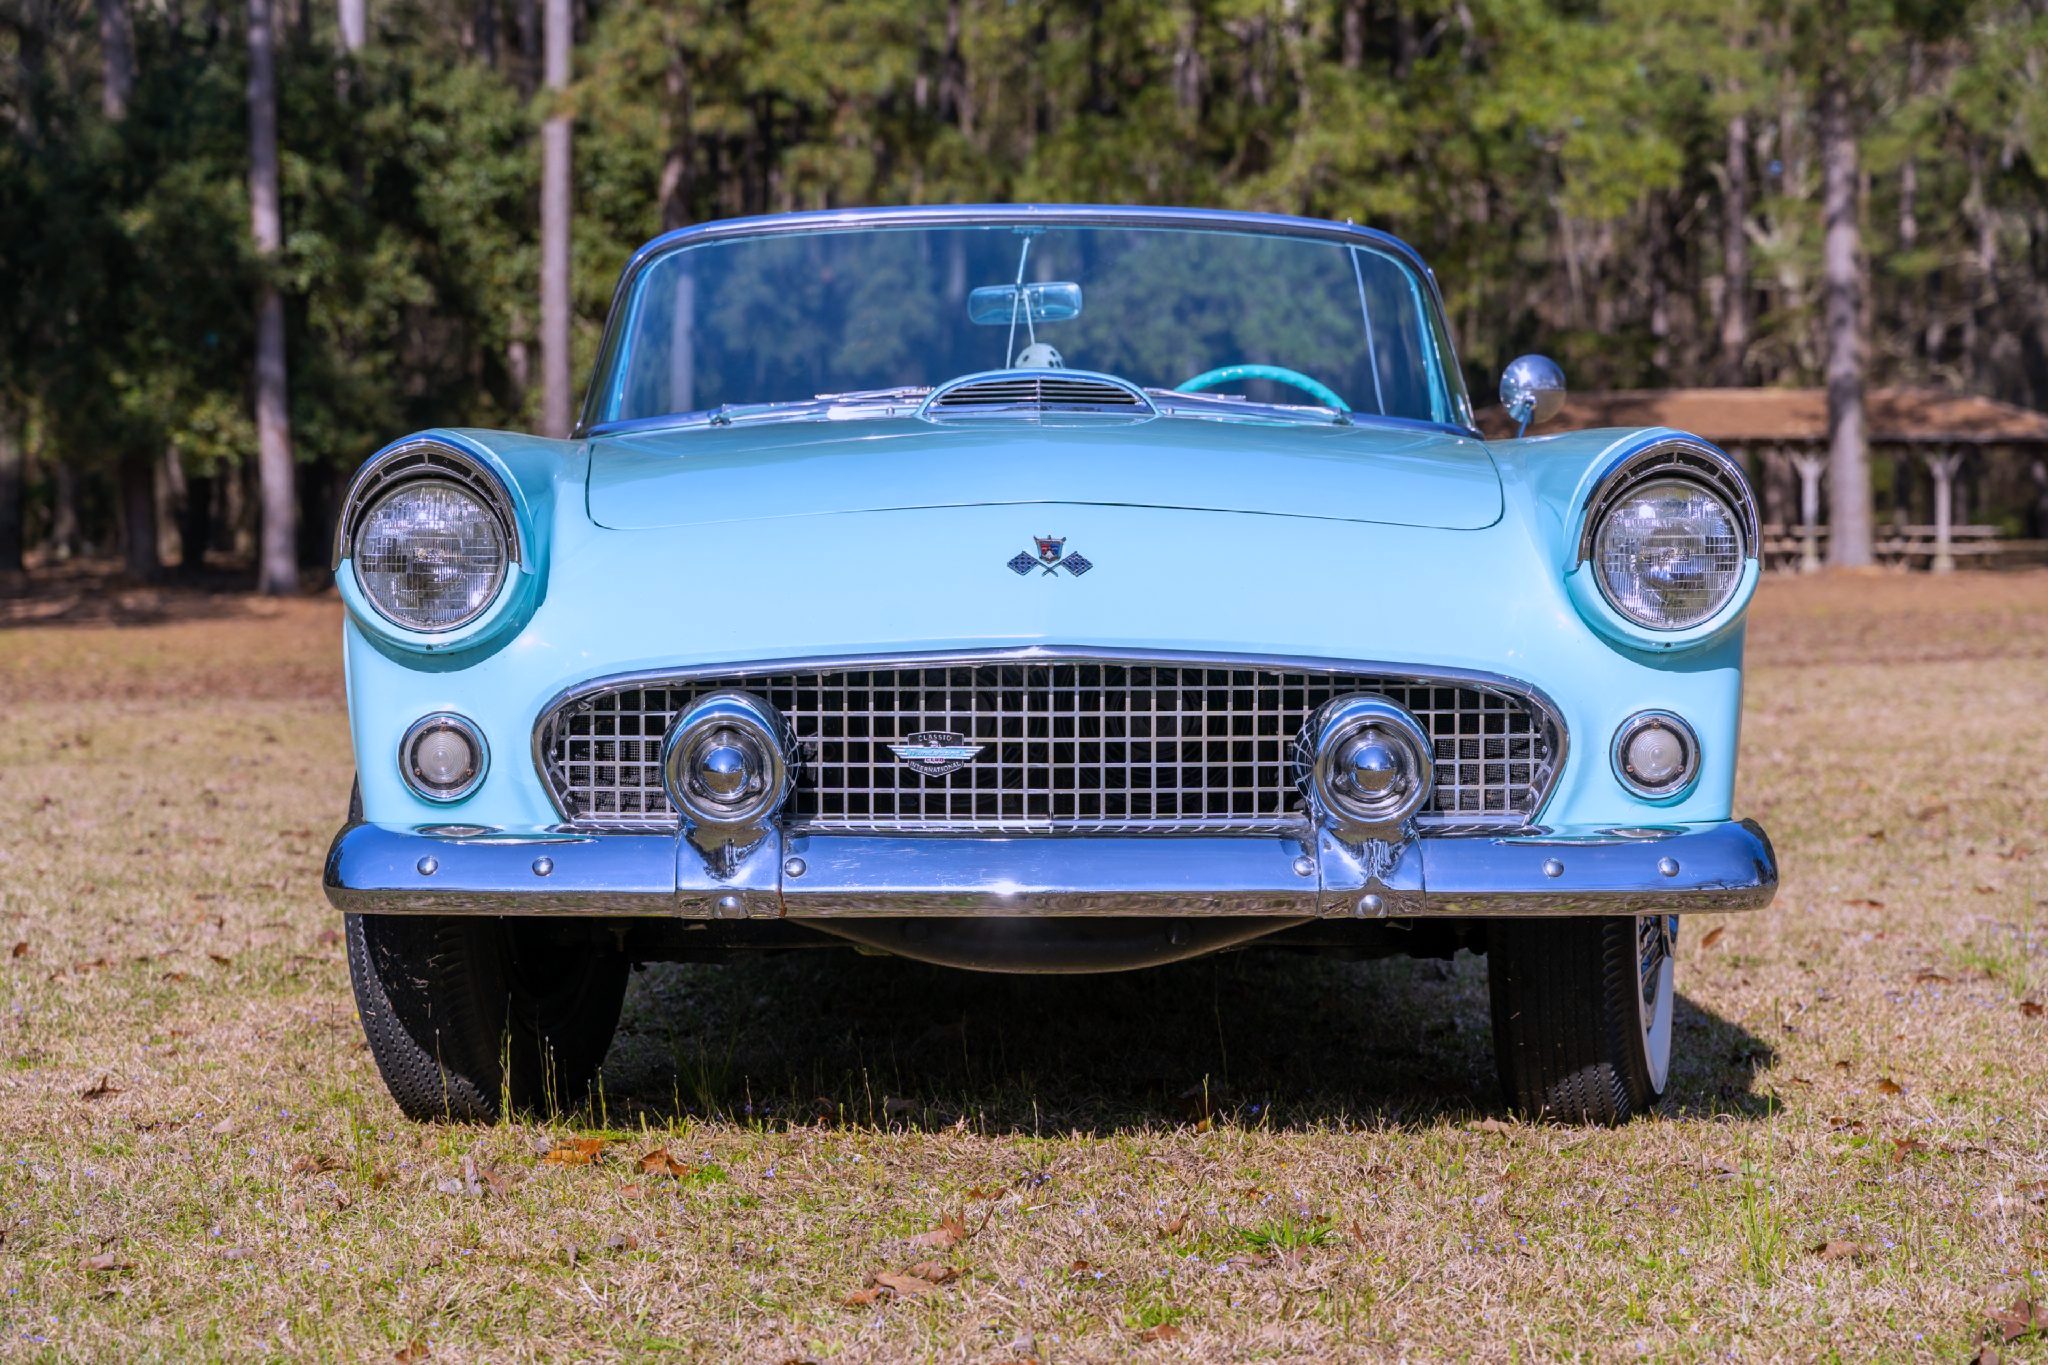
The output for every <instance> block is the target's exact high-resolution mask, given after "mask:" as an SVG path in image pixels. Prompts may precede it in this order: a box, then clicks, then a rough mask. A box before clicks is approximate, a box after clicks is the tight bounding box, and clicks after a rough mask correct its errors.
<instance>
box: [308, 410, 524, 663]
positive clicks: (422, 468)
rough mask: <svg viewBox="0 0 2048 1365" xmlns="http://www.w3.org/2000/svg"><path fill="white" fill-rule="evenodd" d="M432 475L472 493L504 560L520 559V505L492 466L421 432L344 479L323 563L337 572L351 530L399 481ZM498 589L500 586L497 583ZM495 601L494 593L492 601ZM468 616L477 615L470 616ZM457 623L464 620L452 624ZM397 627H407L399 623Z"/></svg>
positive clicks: (348, 550) (350, 544)
mask: <svg viewBox="0 0 2048 1365" xmlns="http://www.w3.org/2000/svg"><path fill="white" fill-rule="evenodd" d="M398 466H405V467H398ZM451 466H452V467H451ZM435 478H438V479H441V480H443V481H446V482H451V483H454V484H455V485H456V486H457V487H459V488H462V489H464V490H465V491H467V492H469V493H472V494H475V495H477V496H478V497H479V498H480V499H481V501H482V502H483V504H484V506H486V507H488V508H489V509H490V510H491V515H492V517H493V518H494V519H495V520H496V521H497V522H498V531H499V533H500V534H501V535H502V536H503V537H504V539H505V559H506V562H507V564H508V565H510V564H517V563H520V562H521V557H522V554H523V551H522V549H521V546H520V531H519V509H518V508H517V507H516V506H515V505H514V504H513V500H512V494H511V491H510V490H508V489H507V488H506V487H505V485H504V483H503V481H501V480H500V479H499V478H498V475H497V473H496V471H494V470H493V469H492V468H491V467H490V466H489V465H487V464H485V463H484V462H483V461H482V460H479V459H478V458H476V456H474V455H472V454H470V453H469V452H468V451H466V450H464V449H462V448H461V447H460V446H456V445H451V444H450V443H449V442H447V441H443V440H440V439H438V438H436V437H431V436H426V437H420V438H418V439H416V440H409V441H401V442H399V443H398V444H397V445H394V446H387V447H386V448H384V449H383V450H380V451H378V452H377V453H376V454H375V455H372V456H371V457H370V458H369V459H368V460H365V461H364V462H363V467H362V468H361V469H358V470H357V471H356V473H355V477H354V478H352V479H350V480H349V485H348V492H347V493H346V494H344V495H343V497H342V500H341V515H340V516H338V517H336V518H335V522H334V562H333V563H332V564H330V565H329V566H328V567H329V568H330V569H331V570H334V571H336V572H339V571H340V569H341V562H342V561H343V560H344V559H347V558H348V557H349V556H350V555H351V554H353V553H354V546H355V535H356V530H357V528H358V526H359V524H360V523H361V521H362V517H363V514H364V513H365V512H367V511H368V510H369V508H370V504H371V503H372V502H374V501H376V500H377V499H378V498H379V497H381V496H382V495H383V494H384V493H385V492H387V491H388V490H390V489H392V488H395V487H397V486H398V485H400V484H403V483H410V482H412V481H413V480H415V479H435ZM508 577H509V575H508ZM500 591H503V585H502V584H501V585H500ZM496 600H497V597H496V595H495V594H493V596H492V598H491V601H492V602H495V601H496ZM489 609H490V603H489V602H487V603H485V604H484V606H483V608H482V609H480V610H479V611H478V612H477V613H476V615H482V614H483V612H484V611H488V610H489ZM470 619H471V620H474V619H476V618H475V616H472V617H471V618H470ZM461 624H465V623H463V622H458V623H457V625H461ZM455 628H456V627H455V626H442V627H440V628H439V630H441V631H448V630H453V629H455ZM399 629H401V630H408V629H411V627H408V626H400V627H399ZM422 633H425V632H422Z"/></svg>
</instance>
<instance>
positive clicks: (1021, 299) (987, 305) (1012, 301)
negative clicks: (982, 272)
mask: <svg viewBox="0 0 2048 1365" xmlns="http://www.w3.org/2000/svg"><path fill="white" fill-rule="evenodd" d="M1080 315H1081V286H1080V285H1078V284H1075V283H1073V282H1072V281H1070V280H1046V281H1044V282H1043V283H1040V284H1026V285H1015V284H989V285H983V286H982V287H981V288H979V289H977V290H975V291H974V292H973V293H971V294H969V295H968V296H967V316H968V317H970V318H972V319H973V320H974V321H976V322H978V323H980V324H982V325H983V326H984V327H1004V326H1008V325H1009V324H1010V323H1012V322H1065V321H1066V320H1067V319H1068V318H1072V317H1079V316H1080Z"/></svg>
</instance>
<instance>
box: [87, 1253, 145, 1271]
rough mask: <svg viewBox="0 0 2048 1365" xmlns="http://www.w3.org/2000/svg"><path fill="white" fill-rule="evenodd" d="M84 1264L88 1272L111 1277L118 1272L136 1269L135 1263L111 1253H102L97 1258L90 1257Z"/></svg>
mask: <svg viewBox="0 0 2048 1365" xmlns="http://www.w3.org/2000/svg"><path fill="white" fill-rule="evenodd" d="M83 1264H84V1266H85V1268H86V1269H87V1270H90V1271H92V1272H94V1273H95V1274H101V1275H110V1274H113V1273H114V1272H116V1271H121V1270H133V1269H134V1268H135V1262H133V1261H130V1260H124V1259H123V1258H122V1257H120V1256H119V1255H117V1254H115V1253H114V1252H111V1251H102V1252H101V1253H100V1254H99V1255H97V1256H88V1257H86V1258H85V1261H84V1263H83Z"/></svg>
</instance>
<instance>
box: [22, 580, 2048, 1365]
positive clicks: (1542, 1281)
mask: <svg viewBox="0 0 2048 1365" xmlns="http://www.w3.org/2000/svg"><path fill="white" fill-rule="evenodd" d="M169 615H171V616H172V617H173V618H178V617H183V618H184V619H171V620H168V621H166V622H165V623H163V624H158V625H144V626H128V627H116V626H110V625H94V624H81V625H59V626H44V627H33V628H11V629H10V628H0V982H4V987H0V990H4V999H0V1057H4V1059H5V1065H4V1069H0V1156H4V1165H0V1172H4V1173H0V1235H4V1240H0V1354H5V1355H21V1356H30V1357H36V1356H47V1357H51V1358H81V1357H95V1358H132V1357H147V1356H173V1355H175V1356H188V1355H203V1356H238V1357H239V1356H250V1355H323V1356H346V1357H358V1358H359V1357H373V1358H374V1357H381V1358H385V1359H389V1358H391V1357H392V1356H393V1355H394V1354H395V1353H399V1352H401V1351H405V1350H407V1349H408V1348H410V1347H411V1345H412V1344H413V1343H422V1344H423V1346H424V1349H426V1350H430V1351H431V1352H432V1357H431V1358H432V1359H434V1360H437V1361H440V1360H464V1359H475V1358H492V1359H500V1358H509V1359H518V1358H549V1359H553V1358H560V1357H567V1356H580V1357H589V1358H612V1357H618V1356H635V1357H637V1356H643V1355H648V1354H653V1353H656V1352H658V1351H660V1350H661V1349H662V1348H664V1347H673V1348H677V1349H679V1350H680V1351H681V1352H683V1353H685V1354H690V1355H697V1356H704V1357H719V1356H724V1355H727V1354H731V1355H737V1356H740V1357H744V1358H749V1359H762V1360H783V1359H790V1358H819V1359H823V1358H845V1359H895V1358H906V1357H913V1358H938V1359H971V1360H1002V1359H1015V1358H1043V1359H1047V1360H1062V1361H1069V1360H1110V1359H1121V1358H1126V1357H1132V1356H1143V1357H1145V1358H1156V1359H1187V1360H1194V1359H1203V1360H1214V1359H1221V1358H1275V1359H1324V1358H1329V1357H1333V1356H1345V1355H1362V1356H1383V1355H1408V1356H1453V1355H1454V1356H1477V1357H1486V1358H1505V1357H1508V1356H1528V1355H1539V1356H1547V1355H1558V1354H1590V1355H1594V1356H1600V1357H1613V1356H1636V1355H1639V1354H1642V1353H1649V1354H1653V1355H1657V1356H1684V1357H1692V1356H1702V1357H1703V1356H1709V1355H1713V1356H1726V1355H1728V1354H1731V1353H1733V1354H1736V1355H1739V1356H1743V1357H1793V1358H1811V1357H1815V1356H1825V1355H1830V1354H1840V1355H1845V1356H1856V1357H1861V1356H1869V1355H1882V1356H1913V1357H1925V1358H1930V1359H1949V1360H1957V1359H1962V1358H1964V1357H1966V1356H1968V1355H1969V1354H1970V1353H1971V1352H1972V1351H1974V1350H1975V1349H1976V1347H1977V1343H1978V1340H1979V1336H1980V1333H1981V1332H1982V1330H1983V1329H1984V1328H1985V1327H1986V1325H1987V1324H1988V1323H1989V1322H1990V1319H1991V1315H1992V1314H1994V1313H1996V1312H1999V1311H2001V1310H2004V1309H2006V1308H2007V1307H2008V1306H2009V1305H2011V1304H2013V1303H2014V1302H2015V1301H2016V1300H2020V1299H2023V1298H2025V1297H2026V1296H2027V1295H2029V1294H2031V1295H2032V1296H2034V1297H2035V1298H2037V1299H2048V1206H2044V1203H2043V1194H2044V1192H2048V1184H2044V1182H2048V1019H2043V1018H2041V1017H2038V1015H2035V1014H2030V1013H2029V1012H2028V1011H2027V1010H2026V1009H2025V1008H2023V1003H2024V1002H2028V1001H2034V1002H2040V1001H2048V909H2044V900H2048V829H2044V826H2048V797H2044V794H2043V770H2044V766H2048V707H2044V705H2043V703H2044V701H2048V650H2044V647H2043V641H2044V639H2048V575H2038V574H2036V575H2025V576H2022V575H2012V576H2005V577H1995V578H1992V577H1976V576H1957V577H1956V578H1954V579H1951V580H1949V581H1946V582H1940V581H1933V580H1929V579H1925V578H1915V579H1904V578H1899V577H1895V576H1885V577H1875V578H1842V579H1832V578H1830V579H1823V580H1820V581H1812V582H1773V583H1771V584H1770V585H1769V586H1768V587H1767V588H1766V589H1765V591H1764V594H1763V596H1762V598H1761V599H1760V601H1759V604H1758V607H1757V612H1756V616H1755V625H1754V629H1753V632H1752V647H1753V653H1754V664H1755V667H1754V672H1753V675H1752V685H1751V689H1750V701H1751V704H1750V711H1749V717H1748V725H1747V729H1746V731H1745V734H1744V745H1745V759H1744V762H1745V768H1744V776H1743V782H1742V804H1743V806H1744V808H1745V809H1746V810H1747V811H1749V812H1751V813H1755V814H1759V815H1761V816H1762V817H1763V818H1764V819H1765V820H1766V821H1767V823H1768V824H1769V826H1770V828H1771V830H1772V832H1773V834H1774V835H1775V836H1776V838H1777V842H1778V846H1779V849H1780V852H1781V854H1782V856H1783V859H1784V864H1785V885H1784V890H1783V893H1782V894H1781V896H1780V899H1779V901H1778V904H1777V906H1776V907H1775V908H1774V909H1773V910H1772V911H1770V912H1768V913H1766V914H1763V915H1758V916H1748V917H1734V916H1731V917H1725V918H1722V919H1719V920H1697V921H1689V922H1688V925H1687V931H1686V932H1687V939H1686V944H1685V947H1686V950H1687V951H1686V955H1685V960H1684V963H1683V967H1682V976H1681V982H1680V984H1681V989H1682V991H1683V997H1684V998H1683V1001H1682V1004H1681V1011H1682V1013H1681V1018H1680V1035H1679V1038H1680V1046H1681V1048H1682V1049H1683V1053H1684V1055H1683V1058H1682V1059H1681V1062H1680V1065H1679V1067H1678V1070H1677V1074H1676V1077H1675V1082H1674V1085H1675V1089H1676V1092H1677V1093H1676V1095H1675V1098H1674V1102H1673V1105H1672V1107H1671V1112H1670V1114H1669V1115H1668V1116H1667V1117H1665V1118H1663V1119H1661V1120H1659V1121H1655V1122H1645V1123H1638V1124H1635V1125H1633V1126H1631V1127H1628V1128H1626V1129H1623V1130H1620V1131H1614V1132H1605V1131H1572V1130H1560V1129H1550V1128H1525V1127H1520V1126H1515V1125H1504V1124H1501V1123H1499V1122H1498V1121H1497V1120H1496V1119H1495V1118H1494V1116H1495V1115H1496V1114H1497V1113H1498V1110H1497V1099H1496V1096H1495V1092H1494V1090H1493V1085H1492V1080H1491V1074H1490V1073H1491V1063H1490V1059H1489V1055H1488V1049H1487V1040H1486V1031H1485V1030H1486V1015H1485V999H1484V981H1485V970H1484V964H1483V962H1481V961H1477V960H1471V959H1463V958H1461V959H1460V960H1459V961H1457V962H1456V963H1454V964H1452V965H1451V966H1450V967H1449V968H1448V969H1440V968H1439V967H1438V966H1437V965H1436V964H1429V963H1424V964H1412V963H1407V962H1390V963H1378V964H1365V965H1357V966H1351V965H1342V964H1334V963H1324V962H1320V961H1314V960H1306V959H1266V958H1260V957H1254V956H1244V957H1236V958H1225V959H1218V960H1216V961H1213V962H1208V963H1201V964H1196V965H1193V966H1189V967H1183V968H1178V969H1173V970H1168V971H1162V972H1156V973H1150V974H1143V975H1137V976H1131V977H1120V978H1108V979H1098V980H1092V981H1057V980H1056V981H1035V980H1007V979H1002V980H993V981H991V980H986V979H979V978H963V977H955V976H949V975H947V974H944V973H940V972H935V971H930V970H927V969H924V968H920V967H915V966H910V965H906V964H897V963H890V962H877V961H871V960H867V959H853V958H845V957H840V956H837V955H834V956H832V957H830V958H829V959H814V958H803V957H788V958H781V959H773V960H760V961H756V962H751V963H747V964H743V965H740V966H737V967H732V968H721V969H712V968H684V967H663V968H656V969H654V970H651V971H649V972H647V973H645V974H644V975H643V976H641V977H639V978H638V979H637V980H636V983H635V987H634V990H633V992H632V994H631V995H630V997H629V1000H628V1006H627V1021H626V1026H625V1029H624V1031H623V1033H622V1036H621V1038H620V1041H619V1044H618V1046H617V1047H616V1048H615V1050H614V1051H613V1054H612V1057H611V1060H610V1062H609V1064H608V1066H607V1071H606V1076H605V1094H604V1096H603V1098H602V1101H601V1107H600V1108H599V1109H598V1110H597V1111H596V1112H594V1113H592V1114H589V1115H582V1116H575V1117H574V1118H573V1119H572V1118H569V1117H565V1118H564V1119H562V1120H561V1121H559V1122H557V1123H554V1124H548V1125H533V1124H527V1125H518V1126H505V1127H500V1128H496V1129H490V1130H474V1129H448V1128H435V1127H415V1126H412V1125H409V1124H406V1123H405V1122H403V1121H402V1120H401V1119H399V1117H398V1115H397V1113H396V1112H395V1110H394V1109H393V1107H392V1105H391V1104H390V1102H389V1101H388V1099H386V1097H385V1095H384V1093H383V1090H382V1088H381V1085H380V1084H379V1082H378V1080H377V1076H376V1073H375V1070H374V1068H373V1066H372V1065H371V1063H370V1060H369V1058H368V1056H367V1054H366V1053H365V1052H364V1050H363V1046H362V1043H361V1041H360V1035H359V1032H358V1030H357V1026H356V1023H355V1018H354V1011H353V1007H352V1004H351V1001H350V997H349V993H348V984H347V974H346V970H345V967H344V964H343V961H342V958H341V953H340V949H339V947H338V945H337V944H336V942H335V941H334V935H333V930H334V929H335V928H336V927H337V922H338V921H337V918H336V917H335V916H334V915H333V914H332V913H331V912H330V911H329V910H328V908H327V907H326V905H325V903H324V901H323V900H322V899H321V897H320V894H319V890H318V871H319V861H320V854H321V852H322V850H323V848H324V846H325V843H326V839H327V837H328V835H329V833H330V832H331V830H332V827H333V826H334V824H335V823H336V822H337V820H338V818H339V816H340V813H341V807H342V802H343V799H344V796H345V793H346V789H347V780H348V757H347V750H346V743H345V728H344V720H343V717H342V715H341V711H340V707H339V705H338V680H337V676H336V675H337V674H338V671H339V670H338V667H337V661H336V658H335V653H336V651H335V649H334V641H335V637H336V634H337V631H338V621H337V617H336V612H335V609H334V608H333V607H332V606H331V605H330V604H289V605H286V606H283V607H267V606H263V605H261V604H256V605H251V604H246V603H229V604H226V605H225V606H222V607H220V608H218V609H209V610H207V611H204V612H197V611H181V612H172V613H169ZM60 680H68V681H60ZM80 680H83V682H84V685H83V687H82V688H81V687H80V686H78V683H79V681H80ZM1710 937H1711V938H1712V939H1713V941H1712V942H1711V943H1709V942H1708V940H1709V938H1710ZM17 944H18V945H20V946H19V947H18V948H17V947H16V946H15V945H17ZM1205 1113H1208V1114H1210V1115H1212V1117H1210V1118H1209V1119H1208V1120H1207V1121H1206V1122H1205V1121H1202V1116H1203V1115H1204V1114H1205ZM572 1136H584V1137H609V1138H611V1139H613V1141H611V1142H610V1143H609V1144H607V1145H606V1146H605V1147H604V1149H603V1152H602V1154H601V1155H600V1156H599V1157H598V1158H597V1160H595V1161H594V1162H591V1163H589V1164H561V1163H556V1162H548V1161H543V1160H541V1159H539V1157H538V1155H537V1153H538V1152H539V1151H541V1150H544V1149H546V1148H547V1147H549V1146H550V1145H552V1144H553V1143H555V1142H556V1141H558V1140H562V1139H566V1138H569V1137H572ZM657 1148H661V1149H666V1150H667V1151H668V1152H669V1153H671V1154H672V1155H673V1156H674V1157H675V1158H676V1159H677V1161H678V1162H680V1163H682V1166H683V1167H684V1173H683V1174H682V1175H680V1176H675V1175H649V1174H643V1173H642V1172H641V1171H640V1170H638V1169H637V1162H638V1158H639V1157H640V1156H641V1155H642V1154H643V1153H645V1152H648V1151H650V1150H654V1149H657ZM949 1217H953V1218H957V1222H956V1223H955V1224H953V1228H954V1230H955V1231H964V1232H966V1233H967V1234H969V1235H967V1236H966V1237H965V1239H964V1240H960V1241H958V1242H957V1244H954V1245H950V1246H943V1245H935V1244H936V1243H944V1242H947V1241H949V1240H951V1239H952V1238H953V1236H954V1232H947V1231H943V1229H945V1228H946V1227H947V1224H946V1222H945V1220H947V1219H948V1218H949ZM934 1230H942V1231H941V1232H940V1235H937V1236H931V1237H922V1238H921V1234H926V1233H930V1232H932V1231H934ZM1829 1244H1834V1245H1833V1247H1832V1249H1831V1250H1830V1251H1829V1252H1828V1253H1826V1254H1823V1253H1821V1252H1818V1251H1816V1250H1815V1248H1818V1247H1823V1246H1828V1245H1829ZM921 1261H923V1262H934V1263H937V1264H938V1265H943V1266H946V1267H951V1268H953V1269H956V1270H957V1271H959V1272H960V1273H959V1274H958V1276H957V1277H956V1278H948V1277H946V1276H944V1275H942V1274H941V1273H940V1272H939V1271H937V1270H936V1269H932V1268H929V1267H928V1268H927V1273H926V1274H925V1275H924V1276H922V1277H921V1279H922V1280H923V1281H925V1282H932V1281H937V1280H944V1282H943V1283H936V1284H934V1286H933V1287H931V1288H929V1289H926V1290H923V1291H921V1292H914V1293H911V1294H909V1295H907V1296H903V1297H895V1296H893V1295H890V1294H882V1295H875V1296H872V1301H870V1302H866V1303H858V1304H849V1303H847V1302H846V1300H847V1299H848V1298H849V1297H850V1296H857V1295H858V1293H859V1291H862V1290H863V1289H864V1288H865V1287H867V1286H868V1285H869V1283H870V1276H871V1275H873V1274H874V1273H875V1272H883V1273H895V1272H900V1271H903V1270H904V1269H905V1268H906V1267H910V1266H913V1265H914V1264H916V1263H917V1262H921ZM898 1283H899V1285H900V1286H901V1287H903V1288H906V1289H911V1290H916V1289H917V1285H916V1283H913V1282H911V1281H898ZM2002 1349H2004V1350H2005V1351H2006V1353H2007V1358H2008V1359H2014V1358H2019V1359H2040V1358H2042V1356H2043V1353H2044V1350H2048V1347H2044V1345H2043V1343H2042V1342H2041V1340H2040V1339H2039V1338H2038V1337H2037V1338H2034V1339H2031V1340H2029V1339H2022V1340H2020V1341H2017V1342H2015V1343H2012V1344H2010V1345H2006V1346H2004V1347H2003V1348H2002ZM416 1358H417V1356H416Z"/></svg>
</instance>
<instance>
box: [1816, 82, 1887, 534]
mask: <svg viewBox="0 0 2048 1365" xmlns="http://www.w3.org/2000/svg"><path fill="white" fill-rule="evenodd" d="M1821 144H1822V145H1821V173H1822V185H1821V200H1822V205H1821V214H1822V220H1823V222H1824V224H1825V227H1826V235H1825V237H1824V238H1823V241H1822V246H1821V277H1822V285H1821V289H1822V297H1823V306H1822V313H1823V325H1824V326H1825V328H1826V331H1827V376H1828V563H1830V564H1832V565H1835V566H1836V567H1838V568H1859V567H1862V566H1863V565H1866V564H1869V563H1871V562H1873V559H1874V555H1873V552H1872V544H1871V520H1872V513H1871V497H1870V449H1869V443H1868V440H1867V437H1866V435H1865V432H1864V422H1863V357H1864V345H1863V335H1862V329H1863V306H1862V299H1863V290H1864V280H1863V269H1864V261H1863V253H1862V252H1861V251H1859V250H1858V249H1857V203H1856V198H1857V194H1856V191H1857V185H1858V180H1857V173H1856V132H1855V129H1854V127H1853V126H1852V125H1851V122H1850V112H1849V92H1848V88H1847V86H1846V85H1845V84H1844V82H1843V80H1842V78H1841V77H1840V76H1831V77H1830V78H1829V79H1828V81H1827V84H1826V86H1825V87H1824V88H1823V90H1822V92H1821Z"/></svg>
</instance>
